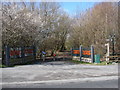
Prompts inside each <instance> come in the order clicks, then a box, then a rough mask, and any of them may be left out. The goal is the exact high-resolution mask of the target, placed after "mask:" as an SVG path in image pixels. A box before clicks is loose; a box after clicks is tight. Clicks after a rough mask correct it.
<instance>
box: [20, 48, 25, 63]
mask: <svg viewBox="0 0 120 90" xmlns="http://www.w3.org/2000/svg"><path fill="white" fill-rule="evenodd" d="M21 58H22V63H25V47H24V46H21Z"/></svg>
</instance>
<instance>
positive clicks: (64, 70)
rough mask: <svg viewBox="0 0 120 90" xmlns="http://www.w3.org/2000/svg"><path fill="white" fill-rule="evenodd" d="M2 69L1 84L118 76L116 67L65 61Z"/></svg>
mask: <svg viewBox="0 0 120 90" xmlns="http://www.w3.org/2000/svg"><path fill="white" fill-rule="evenodd" d="M0 69H2V82H20V81H21V82H22V81H47V80H62V79H77V78H88V77H93V78H94V77H101V76H118V65H117V64H115V65H104V66H97V65H85V64H84V65H83V64H73V63H68V62H65V61H52V62H45V63H42V64H39V63H38V64H33V65H22V66H16V67H9V68H0Z"/></svg>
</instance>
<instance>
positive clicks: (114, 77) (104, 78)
mask: <svg viewBox="0 0 120 90" xmlns="http://www.w3.org/2000/svg"><path fill="white" fill-rule="evenodd" d="M114 79H117V80H118V76H105V77H91V78H78V79H64V80H49V81H24V82H3V83H0V85H6V84H7V85H8V84H9V85H11V84H35V83H39V84H40V83H67V82H80V81H103V80H114Z"/></svg>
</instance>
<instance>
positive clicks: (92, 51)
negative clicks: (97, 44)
mask: <svg viewBox="0 0 120 90" xmlns="http://www.w3.org/2000/svg"><path fill="white" fill-rule="evenodd" d="M91 60H92V63H94V48H93V46H91Z"/></svg>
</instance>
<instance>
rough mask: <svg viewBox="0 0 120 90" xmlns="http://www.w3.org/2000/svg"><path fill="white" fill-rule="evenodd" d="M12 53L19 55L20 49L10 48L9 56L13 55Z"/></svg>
mask: <svg viewBox="0 0 120 90" xmlns="http://www.w3.org/2000/svg"><path fill="white" fill-rule="evenodd" d="M14 55H20V50H12V51H10V56H14Z"/></svg>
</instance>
